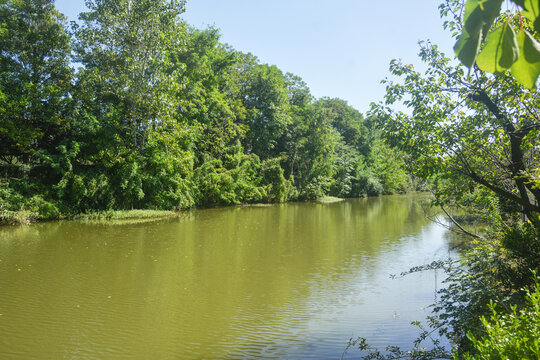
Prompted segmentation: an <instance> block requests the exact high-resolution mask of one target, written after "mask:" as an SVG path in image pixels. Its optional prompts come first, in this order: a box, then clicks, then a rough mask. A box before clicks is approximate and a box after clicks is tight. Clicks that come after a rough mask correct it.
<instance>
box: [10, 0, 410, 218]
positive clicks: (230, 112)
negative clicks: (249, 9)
mask: <svg viewBox="0 0 540 360" xmlns="http://www.w3.org/2000/svg"><path fill="white" fill-rule="evenodd" d="M86 4H87V7H88V9H89V11H88V12H86V13H82V14H80V21H79V22H78V23H72V25H71V27H70V28H68V27H67V25H66V21H65V18H64V17H63V16H62V15H61V14H60V13H59V12H58V11H57V10H55V8H54V1H53V0H0V14H1V16H0V18H1V19H2V20H1V22H0V49H1V54H0V55H1V57H0V144H1V145H0V214H1V217H2V219H4V221H6V220H10V219H11V220H17V219H19V220H21V219H28V218H30V219H31V218H37V219H54V218H58V217H61V216H69V215H72V214H76V213H81V212H88V211H107V210H116V209H134V208H139V209H140V208H148V209H180V208H189V207H192V206H196V205H204V206H211V205H217V204H221V205H227V204H239V203H250V202H282V201H287V200H291V199H313V198H317V197H320V196H324V195H335V196H340V197H352V196H363V195H379V194H383V193H395V192H403V191H405V190H407V189H408V188H409V187H410V186H411V185H410V181H409V177H408V176H407V175H406V174H405V172H404V170H403V166H402V164H403V160H402V156H401V154H400V153H399V152H396V151H395V150H392V149H390V148H389V147H388V146H387V145H386V144H385V143H384V142H383V141H382V140H381V139H380V137H379V135H378V132H377V131H376V130H375V129H373V127H372V126H371V122H369V121H367V120H366V119H365V118H364V117H363V115H362V114H361V113H359V112H358V111H356V110H355V109H353V108H352V107H350V106H349V105H347V103H346V102H345V101H342V100H339V99H329V98H323V99H314V98H313V97H312V96H311V94H310V91H309V88H308V87H307V85H306V84H305V83H304V82H303V81H302V80H301V79H300V78H299V77H297V76H295V75H292V74H284V73H283V72H282V71H281V70H280V69H278V68H277V67H276V66H270V65H266V64H261V63H260V62H259V61H258V60H257V58H256V57H254V56H253V55H251V54H242V53H240V52H238V51H235V50H234V49H232V48H230V47H229V46H226V45H223V44H222V43H220V42H219V33H218V31H217V30H215V29H212V28H209V29H206V30H197V29H193V28H191V27H190V26H189V25H187V24H186V23H185V22H183V21H182V19H181V14H182V13H183V11H184V2H183V1H178V0H131V1H127V0H126V1H118V0H114V1H113V0H88V1H87V2H86ZM75 68H76V69H75Z"/></svg>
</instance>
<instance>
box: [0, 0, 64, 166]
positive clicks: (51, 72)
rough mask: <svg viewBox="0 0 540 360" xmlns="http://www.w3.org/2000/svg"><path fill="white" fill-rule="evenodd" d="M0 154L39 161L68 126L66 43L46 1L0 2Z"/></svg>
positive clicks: (22, 160)
mask: <svg viewBox="0 0 540 360" xmlns="http://www.w3.org/2000/svg"><path fill="white" fill-rule="evenodd" d="M0 18H1V19H2V22H1V24H0V48H1V49H2V51H1V52H0V98H1V105H0V143H1V144H2V146H1V147H0V158H1V160H2V161H3V162H5V163H19V164H20V163H26V164H29V163H32V164H33V165H37V164H39V159H38V158H36V157H34V156H33V154H35V152H36V151H39V150H42V149H44V150H47V151H49V152H54V151H56V147H57V146H58V145H59V143H60V141H61V139H62V137H63V136H65V135H66V133H67V131H68V129H69V126H70V102H71V99H70V91H71V80H72V76H73V71H72V69H71V68H70V67H69V62H70V44H69V40H70V39H69V36H68V34H67V33H66V30H65V19H64V17H63V16H62V15H61V14H60V13H59V12H58V11H57V10H56V9H55V8H54V1H52V0H2V1H0Z"/></svg>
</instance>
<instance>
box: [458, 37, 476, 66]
mask: <svg viewBox="0 0 540 360" xmlns="http://www.w3.org/2000/svg"><path fill="white" fill-rule="evenodd" d="M479 50H480V36H477V37H471V36H470V35H469V34H468V33H466V32H465V31H464V32H463V33H462V34H461V35H460V36H459V38H458V41H457V42H456V44H455V45H454V52H455V53H456V55H457V57H458V59H459V61H461V63H462V64H463V65H465V66H467V67H468V68H471V67H472V66H473V65H474V62H475V61H476V54H478V51H479Z"/></svg>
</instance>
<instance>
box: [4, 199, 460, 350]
mask: <svg viewBox="0 0 540 360" xmlns="http://www.w3.org/2000/svg"><path fill="white" fill-rule="evenodd" d="M421 199H422V196H418V195H416V196H414V195H412V196H386V197H380V198H367V199H350V200H346V201H342V202H336V203H330V204H320V203H288V204H277V205H270V206H239V207H226V208H213V209H202V210H192V211H187V212H184V213H182V214H180V215H179V216H178V217H174V218H168V219H163V220H158V221H146V222H133V221H132V222H74V221H64V222H55V223H43V224H35V225H31V226H20V227H1V228H0V359H25V360H26V359H201V358H205V359H261V358H270V359H274V358H279V359H281V358H284V359H339V357H340V356H341V353H342V352H343V350H344V348H345V346H346V343H347V340H348V339H349V338H356V337H357V336H363V337H366V338H368V339H369V340H370V341H371V342H372V343H373V344H374V345H377V346H384V345H387V344H394V345H401V346H406V345H410V342H411V340H413V339H414V338H415V336H416V335H417V334H418V331H417V329H415V328H414V327H413V326H411V325H410V322H411V321H412V320H424V319H425V317H426V315H427V314H428V310H426V309H425V306H427V305H429V304H430V303H432V302H433V301H434V299H435V293H434V291H435V290H436V288H437V287H439V286H440V277H441V276H440V274H436V272H435V271H429V272H425V273H419V274H412V275H410V276H406V277H404V278H399V279H391V278H390V276H389V275H390V274H396V273H400V272H401V271H405V270H407V269H409V268H410V267H411V266H415V265H420V264H423V263H427V262H431V261H433V260H438V259H444V258H447V257H448V256H449V253H450V251H449V248H448V245H447V240H446V237H445V230H444V229H443V228H441V227H440V226H438V225H436V224H433V223H431V222H430V221H429V220H427V219H426V218H425V217H424V213H423V211H422V209H421V207H420V206H419V201H420V200H421ZM437 275H439V276H437ZM359 355H360V353H359V351H358V350H354V349H350V350H349V351H348V352H347V356H346V357H345V358H357V357H358V356H359Z"/></svg>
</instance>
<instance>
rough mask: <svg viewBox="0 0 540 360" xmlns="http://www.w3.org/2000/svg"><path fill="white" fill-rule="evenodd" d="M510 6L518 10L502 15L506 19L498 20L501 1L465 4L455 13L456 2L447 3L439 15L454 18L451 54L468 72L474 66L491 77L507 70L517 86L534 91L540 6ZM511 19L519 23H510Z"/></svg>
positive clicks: (517, 1)
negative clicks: (452, 50)
mask: <svg viewBox="0 0 540 360" xmlns="http://www.w3.org/2000/svg"><path fill="white" fill-rule="evenodd" d="M512 2H513V3H514V5H515V6H516V5H517V6H519V7H520V8H521V10H519V9H518V10H517V12H516V13H515V14H506V15H505V17H506V19H501V17H499V14H500V13H501V6H502V4H503V1H502V0H482V1H479V0H467V1H466V3H465V6H464V9H463V10H464V11H459V12H458V11H457V10H458V9H459V2H457V1H447V2H446V4H443V5H441V11H442V12H443V13H444V14H447V13H448V12H449V11H451V12H452V13H453V14H454V20H455V21H452V22H451V25H450V26H451V27H452V30H454V31H455V30H458V31H459V32H460V34H459V36H458V38H457V42H456V44H455V46H454V50H455V52H456V55H457V57H458V59H459V60H460V61H461V62H462V63H463V64H464V65H465V66H467V67H468V68H471V67H472V66H473V65H474V64H475V62H476V65H477V66H478V67H479V68H480V69H482V70H483V71H486V72H490V73H494V74H499V73H503V72H504V71H505V70H508V69H510V70H511V72H512V75H513V76H514V77H515V79H516V80H517V81H518V82H519V83H520V84H521V85H523V86H525V87H527V88H529V89H534V88H536V82H537V79H538V76H539V75H540V42H539V41H538V34H539V33H540V5H539V4H538V1H536V0H512ZM461 14H463V15H461ZM512 18H517V19H518V20H519V21H515V22H514V23H513V21H511V20H512ZM447 24H448V23H447ZM494 24H496V25H497V26H496V27H494V28H493V25H494ZM517 24H519V25H517ZM516 30H517V34H516ZM532 33H536V36H535V35H534V34H532ZM484 39H485V40H484ZM483 43H484V44H483ZM482 45H483V47H482Z"/></svg>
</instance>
